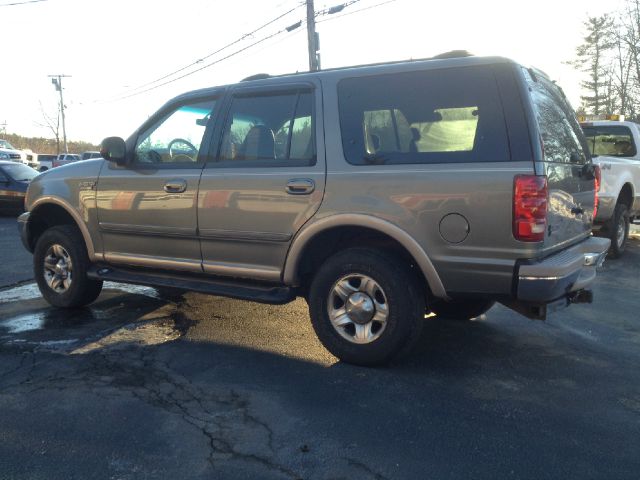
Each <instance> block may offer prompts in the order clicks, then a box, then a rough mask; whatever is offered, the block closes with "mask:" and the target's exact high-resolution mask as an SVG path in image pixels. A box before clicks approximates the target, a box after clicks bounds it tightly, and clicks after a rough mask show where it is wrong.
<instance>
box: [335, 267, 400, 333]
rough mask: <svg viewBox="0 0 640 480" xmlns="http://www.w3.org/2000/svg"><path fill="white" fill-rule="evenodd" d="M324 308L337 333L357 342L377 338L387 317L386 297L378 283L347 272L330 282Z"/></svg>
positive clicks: (369, 278)
mask: <svg viewBox="0 0 640 480" xmlns="http://www.w3.org/2000/svg"><path fill="white" fill-rule="evenodd" d="M327 311H328V312H329V319H330V320H331V325H333V328H335V330H336V331H337V332H338V333H339V334H340V336H341V337H342V338H344V339H346V340H348V341H350V342H352V343H357V344H360V345H362V344H367V343H371V342H373V341H375V340H377V339H378V338H379V337H380V335H382V332H384V329H385V328H386V326H387V318H388V317H389V306H388V304H387V297H386V295H385V293H384V291H383V290H382V288H380V285H378V283H377V282H376V281H375V280H374V279H372V278H371V277H368V276H366V275H361V274H358V273H355V274H349V275H346V276H344V277H342V278H341V279H339V280H338V281H337V282H336V283H335V284H334V285H333V287H332V288H331V291H330V292H329V298H328V299H327Z"/></svg>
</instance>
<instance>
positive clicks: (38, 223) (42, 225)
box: [27, 197, 96, 261]
mask: <svg viewBox="0 0 640 480" xmlns="http://www.w3.org/2000/svg"><path fill="white" fill-rule="evenodd" d="M56 225H74V226H75V227H77V228H78V230H79V231H80V233H81V234H82V238H83V239H84V243H85V245H86V248H87V254H88V256H89V259H90V260H92V261H93V260H95V259H96V253H95V248H94V245H93V240H92V239H91V235H90V234H89V230H88V229H87V226H86V224H85V223H84V221H83V220H82V217H81V216H80V213H78V211H77V210H76V209H74V208H73V207H72V206H71V204H69V203H68V202H67V201H65V200H63V199H61V198H58V197H42V198H39V199H38V200H36V201H35V202H34V203H33V205H31V209H30V214H29V220H28V223H27V241H28V243H29V246H30V247H31V251H33V249H34V248H35V244H36V242H37V241H38V238H39V237H40V235H42V234H43V233H44V231H45V230H46V229H48V228H51V227H54V226H56Z"/></svg>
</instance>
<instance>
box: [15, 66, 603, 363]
mask: <svg viewBox="0 0 640 480" xmlns="http://www.w3.org/2000/svg"><path fill="white" fill-rule="evenodd" d="M101 153H102V156H103V158H104V160H103V159H95V160H88V161H85V162H80V163H76V164H72V165H66V166H64V167H61V168H60V169H54V170H51V171H48V172H45V173H43V174H42V175H41V176H40V177H38V178H36V179H35V180H34V181H33V182H32V184H31V185H30V187H29V192H28V195H27V201H26V204H27V208H28V210H29V211H28V212H27V213H25V214H23V215H22V216H21V217H20V218H19V223H20V225H21V231H22V239H23V242H24V245H25V246H26V248H27V249H28V250H29V251H31V252H33V254H34V255H33V260H34V268H35V270H34V271H35V274H36V279H37V282H38V286H39V288H40V291H41V292H42V295H43V296H44V298H45V299H46V300H47V301H48V302H49V303H51V304H52V305H55V306H58V307H64V308H70V307H77V306H80V305H85V304H88V303H90V302H92V301H93V300H95V299H96V298H97V297H98V295H99V293H100V290H101V288H102V284H103V281H105V280H114V281H119V282H128V283H136V284H145V285H155V286H160V287H180V288H182V289H187V290H194V291H199V292H205V293H210V294H215V295H224V296H230V297H234V298H242V299H248V300H253V301H258V302H265V303H285V302H288V301H291V300H292V299H294V298H295V297H296V296H302V297H304V298H305V299H306V300H307V303H308V305H309V312H310V317H311V322H312V324H313V327H314V329H315V331H316V333H317V335H318V337H319V339H320V340H321V341H322V343H323V344H324V345H325V347H326V348H327V349H328V350H329V351H330V352H332V353H333V354H334V355H335V356H336V357H338V358H340V359H342V360H343V361H345V362H351V363H356V364H361V365H376V364H381V363H385V362H387V361H388V360H390V359H391V358H393V357H394V356H396V355H397V354H398V353H400V352H405V351H409V350H410V347H411V345H412V344H413V343H414V342H415V340H416V339H417V338H418V337H419V332H420V329H421V327H422V325H423V322H424V321H425V320H424V317H425V313H426V312H433V313H435V314H436V315H438V316H441V317H445V318H452V319H461V320H462V319H470V318H474V317H477V316H479V315H481V314H482V313H484V312H485V311H487V310H488V309H489V308H491V306H492V305H493V304H494V302H496V301H498V302H501V303H503V304H504V305H506V306H508V307H510V308H512V309H514V310H516V311H518V312H521V313H523V314H524V315H526V316H528V317H530V318H538V319H544V318H545V317H546V315H547V312H548V311H549V310H551V308H550V306H551V307H552V308H553V309H556V308H561V307H566V306H568V305H569V304H570V303H581V302H590V301H591V299H592V295H591V292H590V290H589V287H590V285H591V284H592V282H593V281H594V279H595V275H596V266H597V265H599V264H601V262H602V261H603V260H604V257H605V255H606V251H607V249H608V247H609V243H610V242H609V240H608V239H605V238H596V237H592V236H591V227H592V220H593V214H594V207H595V201H596V198H597V197H596V188H595V178H596V170H597V168H596V167H595V166H594V165H593V164H592V162H591V159H590V154H589V149H588V147H587V143H586V139H585V137H584V134H583V133H582V130H581V129H580V126H579V124H578V122H577V120H576V117H575V115H574V113H573V111H572V110H571V108H570V106H569V104H568V103H567V101H566V100H565V97H564V95H563V94H562V92H561V90H560V89H559V88H558V87H557V86H556V85H555V84H554V82H552V81H550V80H549V79H548V78H547V77H546V76H545V75H544V74H543V73H541V72H540V71H538V70H534V69H527V68H524V67H522V66H520V65H518V64H517V63H515V62H513V61H510V60H506V59H502V58H479V57H465V58H440V59H431V60H421V61H406V62H398V63H391V64H382V65H372V66H363V67H350V68H342V69H335V70H326V71H321V72H313V73H304V74H294V75H285V76H279V77H270V78H263V79H255V80H250V81H245V82H240V83H238V84H234V85H229V86H225V87H214V88H210V89H204V90H198V91H195V92H191V93H185V94H183V95H180V96H179V97H177V98H174V99H173V100H171V101H169V102H168V103H167V104H166V105H164V106H163V107H162V108H161V109H160V110H159V111H158V112H157V113H156V114H154V115H152V116H151V117H150V118H149V119H148V120H147V121H146V122H145V123H144V124H142V126H141V127H140V128H139V129H138V130H137V131H136V132H134V133H133V134H132V135H131V137H129V139H128V140H127V141H125V140H123V139H121V138H116V137H112V138H107V139H105V140H104V141H103V143H102V149H101Z"/></svg>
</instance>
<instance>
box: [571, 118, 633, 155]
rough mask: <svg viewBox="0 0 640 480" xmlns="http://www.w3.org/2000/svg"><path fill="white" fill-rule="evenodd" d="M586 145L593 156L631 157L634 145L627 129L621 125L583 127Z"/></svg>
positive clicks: (631, 135)
mask: <svg viewBox="0 0 640 480" xmlns="http://www.w3.org/2000/svg"><path fill="white" fill-rule="evenodd" d="M582 130H583V131H584V134H585V136H586V137H587V145H588V146H589V150H590V151H591V153H592V154H593V155H606V156H608V157H633V156H635V155H636V152H637V150H636V145H635V143H634V142H633V134H632V133H631V130H630V129H629V127H625V126H623V125H598V126H595V125H583V126H582Z"/></svg>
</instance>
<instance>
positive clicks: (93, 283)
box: [33, 225, 102, 308]
mask: <svg viewBox="0 0 640 480" xmlns="http://www.w3.org/2000/svg"><path fill="white" fill-rule="evenodd" d="M89 264H90V262H89V257H88V256H87V249H86V247H85V244H84V240H83V238H82V235H81V234H80V232H79V231H78V229H77V228H76V227H74V226H72V225H59V226H56V227H51V228H49V229H48V230H46V231H45V232H44V233H43V234H42V235H41V236H40V238H39V239H38V241H37V243H36V248H35V250H34V252H33V269H34V271H33V273H34V275H35V278H36V282H37V283H38V288H39V289H40V292H41V293H42V296H43V297H44V299H45V300H46V301H47V302H49V303H50V304H51V305H53V306H55V307H64V308H72V307H81V306H83V305H87V304H89V303H91V302H93V301H94V300H95V299H96V298H98V295H100V291H101V290H102V281H101V280H92V279H90V278H88V277H87V268H88V267H89Z"/></svg>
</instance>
